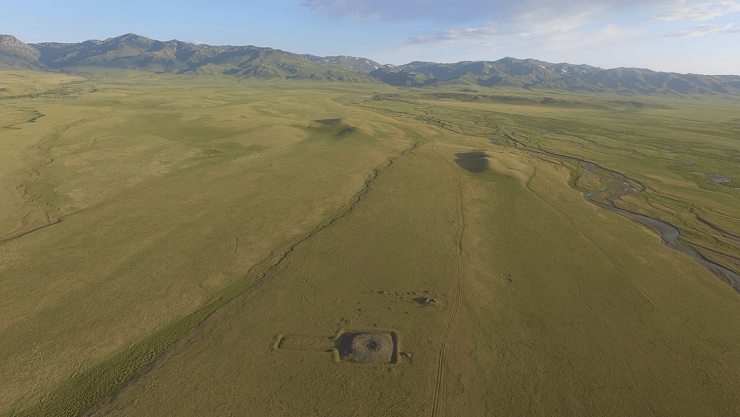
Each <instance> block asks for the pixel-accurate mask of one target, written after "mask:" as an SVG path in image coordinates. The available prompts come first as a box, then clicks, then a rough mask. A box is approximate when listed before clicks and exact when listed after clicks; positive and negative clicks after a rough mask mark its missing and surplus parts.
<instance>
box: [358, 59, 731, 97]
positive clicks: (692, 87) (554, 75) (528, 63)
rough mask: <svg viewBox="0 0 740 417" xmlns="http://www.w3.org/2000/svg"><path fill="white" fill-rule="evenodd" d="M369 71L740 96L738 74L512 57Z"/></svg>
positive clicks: (455, 80)
mask: <svg viewBox="0 0 740 417" xmlns="http://www.w3.org/2000/svg"><path fill="white" fill-rule="evenodd" d="M370 75H372V76H373V77H376V78H378V79H380V80H381V81H383V82H384V83H386V84H390V85H396V86H409V87H420V86H426V85H445V84H448V85H449V84H456V85H478V86H485V87H495V86H501V87H504V86H505V87H520V88H526V89H564V90H570V91H573V90H580V91H592V92H609V91H611V92H616V93H632V94H634V93H639V94H646V95H652V94H661V95H677V94H710V95H712V94H726V95H740V76H736V75H695V74H676V73H668V72H655V71H651V70H648V69H639V68H615V69H602V68H598V67H592V66H589V65H572V64H565V63H562V64H552V63H549V62H544V61H538V60H535V59H516V58H509V57H507V58H503V59H500V60H498V61H494V62H486V61H475V62H470V61H466V62H458V63H455V64H437V63H433V62H411V63H408V64H406V65H401V66H398V67H391V66H386V67H383V68H380V69H378V70H375V71H372V72H370Z"/></svg>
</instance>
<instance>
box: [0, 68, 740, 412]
mask: <svg viewBox="0 0 740 417" xmlns="http://www.w3.org/2000/svg"><path fill="white" fill-rule="evenodd" d="M15 74H20V75H22V76H23V77H25V79H26V80H27V84H33V83H34V80H36V79H37V78H41V77H46V75H45V74H39V73H34V72H23V73H19V72H15ZM0 76H1V77H2V78H1V79H2V80H4V81H5V80H6V79H10V78H9V77H10V76H9V75H7V73H0ZM59 77H60V78H55V79H54V82H55V83H57V84H55V85H53V86H50V87H49V88H48V91H49V92H48V93H47V94H44V92H43V91H41V92H39V91H34V92H33V94H30V93H29V89H30V88H31V87H29V86H28V85H26V84H24V83H22V82H21V83H18V82H17V83H16V87H13V88H16V89H17V90H18V91H19V93H17V94H16V93H13V92H12V91H11V89H8V90H3V92H2V93H3V94H5V97H4V98H2V99H0V114H3V115H9V116H8V117H9V118H8V119H5V118H3V119H2V120H3V123H2V125H3V126H7V125H12V127H10V128H4V129H2V130H1V131H0V135H1V136H0V137H1V140H0V146H3V147H4V148H3V153H2V156H1V157H2V158H3V162H7V164H6V163H3V164H0V166H1V167H2V168H0V170H1V171H0V185H1V186H2V187H3V188H2V190H3V191H2V192H3V193H5V194H3V195H4V196H7V199H3V200H2V201H11V202H12V203H5V205H4V206H3V207H2V209H3V210H2V213H1V217H0V236H3V238H2V239H3V240H2V241H0V285H2V287H3V288H4V290H3V296H2V300H1V303H2V304H0V314H2V317H4V319H3V320H2V321H0V381H3V382H2V384H1V385H0V414H2V413H7V414H9V415H80V414H82V413H84V412H85V411H86V410H88V415H199V416H200V415H255V416H257V415H259V416H262V415H274V416H279V415H286V416H287V415H291V416H293V415H347V414H349V415H358V416H363V415H367V416H379V415H409V416H418V415H430V414H431V415H436V416H442V415H459V414H463V413H465V414H467V415H481V416H483V415H522V416H524V415H615V416H621V415H706V416H711V415H716V416H727V415H740V414H739V413H738V411H737V410H740V395H738V394H737V389H736V387H737V386H738V385H740V314H738V312H740V296H738V294H737V293H736V292H734V291H733V290H732V288H731V287H730V286H729V285H726V284H725V283H723V282H721V281H720V280H719V279H717V277H716V276H714V275H712V274H711V273H710V272H709V271H707V270H706V269H704V268H702V267H701V266H700V265H699V264H698V263H696V262H695V261H694V260H692V259H691V258H690V257H689V256H687V255H685V254H684V253H681V252H679V251H676V250H672V249H669V248H667V247H665V246H663V245H661V244H660V241H659V239H658V238H657V236H656V235H655V234H654V233H653V232H652V231H650V230H648V229H646V228H645V227H643V226H642V225H640V224H638V223H636V222H634V221H632V220H630V219H629V218H625V217H623V216H620V215H617V214H615V213H613V212H609V211H605V210H603V209H601V208H599V207H597V206H595V205H593V204H591V203H589V202H587V201H585V200H584V199H583V193H584V192H588V191H594V190H598V189H599V188H602V187H604V186H605V185H607V183H608V181H606V180H605V179H604V178H602V177H599V176H596V175H593V174H590V173H587V172H585V171H584V170H583V167H582V166H580V165H579V164H577V163H573V162H572V160H568V159H563V158H560V159H559V158H557V157H553V156H552V154H555V153H557V154H561V155H568V156H572V157H577V158H581V159H583V160H588V161H593V162H597V163H598V164H599V165H600V166H602V167H604V168H608V169H613V170H615V171H618V172H620V173H623V174H625V175H628V176H629V177H630V178H635V179H637V180H639V181H640V182H641V183H642V184H644V185H645V190H644V191H641V192H639V193H632V194H626V195H624V196H622V197H621V198H619V199H617V200H616V201H615V204H617V205H618V206H619V207H623V208H626V209H630V210H633V211H635V212H640V213H645V214H649V215H652V216H654V217H656V218H661V219H663V220H666V221H669V222H670V223H672V224H674V225H675V226H677V227H679V228H680V230H681V235H682V237H681V239H684V240H685V241H686V242H688V243H691V244H694V245H697V246H701V247H702V248H703V249H702V250H703V251H704V252H702V253H703V254H705V256H707V257H708V258H711V259H713V260H716V261H717V262H721V263H722V264H723V265H725V266H727V267H728V268H730V269H733V270H735V271H738V270H739V269H740V264H738V263H737V259H738V258H740V250H738V247H740V246H739V245H740V238H738V236H740V190H738V189H736V187H739V186H740V185H739V184H740V165H739V164H738V163H739V162H740V161H738V151H740V120H738V119H737V114H739V112H738V110H739V108H740V105H738V103H737V102H732V101H723V100H719V99H703V98H653V97H629V98H625V97H622V96H613V97H610V96H603V95H602V96H593V95H577V94H564V93H558V92H553V93H552V94H548V97H551V98H552V100H547V101H545V102H544V103H543V98H542V97H541V96H538V95H537V94H539V93H533V92H526V91H522V90H512V91H502V90H500V89H496V90H494V89H481V92H484V93H486V95H489V96H494V95H495V96H497V97H498V98H491V97H487V98H486V97H483V98H481V97H480V96H479V95H478V94H477V93H476V92H470V91H468V92H464V93H463V92H460V91H459V89H457V90H456V89H454V88H452V87H449V88H443V89H417V90H413V89H412V90H409V89H395V88H391V87H387V86H384V85H380V84H356V85H355V84H340V83H320V82H306V83H303V82H271V81H242V82H237V81H236V80H235V79H230V78H220V77H215V76H209V77H199V76H193V77H189V78H186V77H184V76H172V75H153V74H145V73H138V72H124V71H121V72H109V73H102V72H101V73H96V74H92V75H87V76H82V77H77V78H68V79H67V78H64V77H61V76H59ZM61 87H64V88H65V89H63V90H60V88H61ZM21 91H22V92H21ZM60 91H61V93H60ZM511 97H515V98H516V99H513V98H511ZM630 101H639V102H640V105H635V104H634V103H630ZM39 114H43V117H38V115H39ZM11 115H12V116H11ZM29 116H30V117H29ZM3 117H5V116H3ZM34 118H35V119H34ZM31 119H34V121H33V122H28V120H31ZM333 119H341V120H340V121H338V122H336V123H333V122H317V120H319V121H320V120H333ZM6 120H10V122H6ZM514 141H516V142H517V143H518V146H517V147H516V148H512V145H514V144H515V142H514ZM472 151H478V152H481V151H482V152H485V153H486V155H487V158H486V161H487V163H488V165H489V169H488V170H486V171H484V172H480V173H473V172H469V171H467V170H464V169H462V168H461V167H460V166H459V165H458V164H457V163H456V159H457V157H456V154H460V153H465V152H472ZM533 151H547V152H550V155H549V156H547V155H543V154H538V153H535V152H533ZM6 160H7V161H6ZM707 174H711V175H714V177H713V176H711V175H707ZM717 176H721V177H722V178H726V179H727V180H729V182H727V181H725V182H722V181H719V182H718V181H715V180H716V179H717V178H718V177H717ZM28 232H30V233H28ZM255 283H257V284H258V285H254V284H255ZM419 296H427V297H433V298H435V299H437V300H438V305H437V306H434V307H426V306H422V305H421V304H419V303H418V302H416V301H415V300H414V298H418V297H419ZM340 329H348V330H370V331H380V332H390V331H392V332H394V333H395V334H397V335H398V338H399V339H398V340H399V343H398V344H399V346H398V349H399V350H400V351H404V352H408V353H410V355H407V356H410V357H406V356H403V357H400V358H399V360H398V363H395V364H371V365H368V364H348V363H335V362H334V361H333V358H332V355H331V354H328V353H326V352H324V351H323V350H325V347H322V345H321V341H322V340H323V341H325V343H328V346H330V345H331V341H330V337H331V336H332V335H333V334H335V333H336V332H337V331H338V330H340ZM280 335H282V336H283V337H286V338H292V339H291V340H307V341H312V342H311V343H314V342H315V343H316V345H317V346H318V348H317V349H314V350H313V351H312V350H311V349H308V350H296V349H286V348H279V347H278V348H276V346H274V342H275V340H276V338H277V337H279V336H280ZM316 341H318V342H316ZM307 343H308V342H307ZM311 343H309V345H311ZM134 377H135V378H134ZM132 378H133V379H132ZM127 381H128V382H127ZM124 383H125V387H123V388H119V387H120V386H121V385H122V384H124ZM113 392H115V395H113V396H111V394H112V393H113Z"/></svg>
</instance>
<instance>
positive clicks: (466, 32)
mask: <svg viewBox="0 0 740 417" xmlns="http://www.w3.org/2000/svg"><path fill="white" fill-rule="evenodd" d="M497 35H498V32H497V30H496V29H494V28H492V27H490V26H484V27H480V28H470V27H467V28H452V29H442V30H440V31H437V32H436V33H435V34H433V35H416V36H412V37H411V38H409V40H408V41H407V43H410V44H414V45H421V44H435V43H446V44H462V43H475V42H476V41H485V40H491V39H492V38H495V37H496V36H497Z"/></svg>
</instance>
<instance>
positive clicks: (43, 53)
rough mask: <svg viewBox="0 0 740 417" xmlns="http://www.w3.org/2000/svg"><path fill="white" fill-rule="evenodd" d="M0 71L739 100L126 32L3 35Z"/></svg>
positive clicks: (644, 77)
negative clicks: (49, 38) (36, 38)
mask: <svg viewBox="0 0 740 417" xmlns="http://www.w3.org/2000/svg"><path fill="white" fill-rule="evenodd" d="M0 66H6V67H12V68H29V69H38V70H47V71H74V70H80V69H82V68H119V69H138V70H145V71H156V72H170V73H198V74H223V75H227V76H236V77H245V78H259V79H271V78H284V79H314V80H333V81H345V82H382V83H385V84H389V85H394V86H404V87H425V86H440V85H460V86H471V85H472V86H481V87H518V88H525V89H530V90H536V89H543V90H544V89H562V90H568V91H593V92H615V93H624V94H645V95H653V94H657V95H687V94H705V95H726V96H740V76H737V75H695V74H677V73H666V72H656V71H651V70H648V69H638V68H616V69H602V68H598V67H592V66H589V65H572V64H566V63H561V64H553V63H549V62H544V61H538V60H535V59H524V60H522V59H516V58H509V57H507V58H503V59H500V60H498V61H493V62H489V61H464V62H458V63H454V64H440V63H434V62H411V63H408V64H405V65H401V66H393V65H382V64H379V63H378V62H375V61H373V60H371V59H367V58H358V57H351V56H329V57H319V56H314V55H307V54H294V53H291V52H285V51H281V50H278V49H272V48H263V47H257V46H251V45H250V46H228V45H227V46H211V45H195V44H193V43H188V42H182V41H178V40H171V41H158V40H154V39H149V38H146V37H143V36H139V35H135V34H127V35H122V36H118V37H115V38H109V39H106V40H104V41H99V40H89V41H85V42H81V43H54V42H46V43H37V44H25V43H23V42H22V41H20V40H18V39H16V38H15V37H13V36H10V35H0Z"/></svg>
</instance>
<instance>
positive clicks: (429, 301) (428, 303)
mask: <svg viewBox="0 0 740 417" xmlns="http://www.w3.org/2000/svg"><path fill="white" fill-rule="evenodd" d="M414 301H416V302H417V303H419V304H421V305H423V306H425V307H434V306H436V305H437V300H435V299H434V298H427V297H417V298H414Z"/></svg>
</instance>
